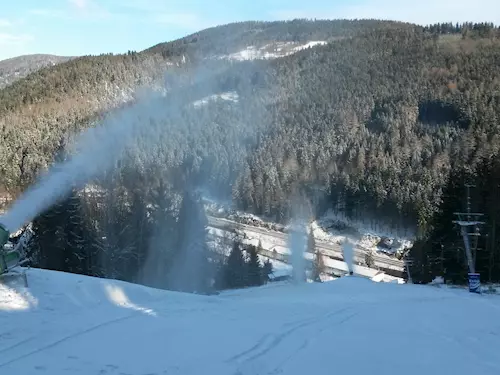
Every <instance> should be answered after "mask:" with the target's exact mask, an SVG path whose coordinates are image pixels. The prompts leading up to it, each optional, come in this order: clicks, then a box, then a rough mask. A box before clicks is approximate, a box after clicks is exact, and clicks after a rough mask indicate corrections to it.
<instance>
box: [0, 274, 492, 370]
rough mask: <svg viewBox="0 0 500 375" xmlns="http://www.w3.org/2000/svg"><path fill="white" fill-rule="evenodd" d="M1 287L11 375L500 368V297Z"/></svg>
mask: <svg viewBox="0 0 500 375" xmlns="http://www.w3.org/2000/svg"><path fill="white" fill-rule="evenodd" d="M28 280H29V285H30V287H29V289H26V290H25V289H23V288H21V287H17V288H8V287H0V373H1V374H9V375H32V374H37V375H39V374H50V375H63V374H64V375H66V374H101V375H115V374H116V375H119V374H123V375H125V374H129V375H146V374H149V375H153V374H154V375H160V374H183V375H199V374H217V375H225V374H228V375H234V374H240V375H250V374H252V375H254V374H287V375H294V374H298V375H304V374H318V373H330V372H332V373H344V374H352V375H355V374H362V375H366V374H379V373H383V374H401V373H404V374H405V375H421V374H426V373H428V374H454V375H462V374H466V375H470V374H481V375H489V374H491V375H497V374H499V373H500V356H499V355H498V348H499V347H500V324H499V323H498V315H499V314H500V298H499V297H498V296H491V295H474V294H470V293H468V292H466V291H463V290H459V289H439V288H434V287H430V286H416V285H396V284H377V283H374V282H371V281H369V280H366V279H360V278H356V277H343V278H340V279H337V280H335V281H331V282H328V283H323V284H303V285H292V284H289V283H275V284H268V285H267V286H264V287H260V288H248V289H244V290H233V291H230V292H225V293H222V294H220V295H218V296H196V295H187V294H182V293H174V292H167V291H160V290H155V289H150V288H146V287H142V286H139V285H133V284H128V283H124V282H118V281H111V280H102V279H95V278H89V277H85V276H78V275H70V274H64V273H58V272H53V271H43V270H36V269H31V270H29V271H28Z"/></svg>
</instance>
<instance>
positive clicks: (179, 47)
mask: <svg viewBox="0 0 500 375" xmlns="http://www.w3.org/2000/svg"><path fill="white" fill-rule="evenodd" d="M392 28H398V29H400V28H407V29H409V30H412V29H415V28H420V27H419V26H416V25H413V24H408V23H402V22H393V21H380V20H360V21H350V20H334V21H331V20H319V21H312V20H300V19H298V20H292V21H275V22H261V21H247V22H237V23H231V24H227V25H223V26H217V27H212V28H209V29H206V30H201V31H199V32H197V33H194V34H191V35H188V36H186V37H184V38H180V39H178V40H174V41H172V42H166V43H160V44H157V45H155V46H153V47H151V48H148V49H146V50H145V51H144V52H147V53H159V54H162V55H164V56H166V57H171V56H180V55H185V56H187V57H189V58H192V59H206V58H211V57H212V58H213V57H222V56H227V55H231V54H238V53H239V52H240V51H243V50H245V49H247V48H249V47H251V49H257V50H259V49H267V50H268V51H272V50H273V47H277V48H279V47H280V46H281V45H282V44H283V43H290V44H294V45H296V46H303V45H306V44H307V43H309V42H314V41H331V40H337V39H339V38H345V37H352V36H354V35H358V34H359V33H362V32H369V31H374V30H378V29H392Z"/></svg>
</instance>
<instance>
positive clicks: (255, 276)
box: [247, 245, 263, 286]
mask: <svg viewBox="0 0 500 375" xmlns="http://www.w3.org/2000/svg"><path fill="white" fill-rule="evenodd" d="M247 251H248V263H247V271H248V285H249V286H258V285H262V284H263V280H262V264H261V262H260V259H259V255H258V254H257V248H256V247H255V246H252V245H250V246H248V248H247Z"/></svg>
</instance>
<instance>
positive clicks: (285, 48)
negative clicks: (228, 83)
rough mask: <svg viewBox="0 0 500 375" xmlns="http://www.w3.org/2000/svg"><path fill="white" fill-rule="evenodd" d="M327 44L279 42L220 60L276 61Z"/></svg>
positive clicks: (243, 51)
mask: <svg viewBox="0 0 500 375" xmlns="http://www.w3.org/2000/svg"><path fill="white" fill-rule="evenodd" d="M325 44H327V42H326V41H324V40H318V41H310V42H307V43H295V42H277V43H272V44H266V45H264V46H261V47H256V46H248V47H247V48H245V49H243V50H241V51H238V52H235V53H231V54H229V55H223V56H219V58H220V59H229V60H237V61H244V60H257V59H276V58H279V57H285V56H288V55H291V54H294V53H296V52H298V51H301V50H303V49H306V48H311V47H315V46H318V45H325Z"/></svg>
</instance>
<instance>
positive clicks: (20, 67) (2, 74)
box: [0, 54, 74, 89]
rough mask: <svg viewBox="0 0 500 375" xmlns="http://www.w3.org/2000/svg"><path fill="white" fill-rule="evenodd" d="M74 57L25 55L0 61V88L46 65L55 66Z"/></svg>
mask: <svg viewBox="0 0 500 375" xmlns="http://www.w3.org/2000/svg"><path fill="white" fill-rule="evenodd" d="M73 58H74V57H67V56H55V55H43V54H35V55H24V56H18V57H13V58H11V59H6V60H1V61H0V89H1V88H3V87H5V86H7V85H10V84H11V83H13V82H14V81H16V80H18V79H21V78H24V77H26V76H27V75H28V74H30V73H33V72H35V71H37V70H38V69H41V68H44V67H46V66H54V65H56V64H60V63H62V62H65V61H68V60H71V59H73Z"/></svg>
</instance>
